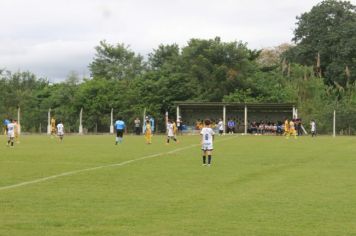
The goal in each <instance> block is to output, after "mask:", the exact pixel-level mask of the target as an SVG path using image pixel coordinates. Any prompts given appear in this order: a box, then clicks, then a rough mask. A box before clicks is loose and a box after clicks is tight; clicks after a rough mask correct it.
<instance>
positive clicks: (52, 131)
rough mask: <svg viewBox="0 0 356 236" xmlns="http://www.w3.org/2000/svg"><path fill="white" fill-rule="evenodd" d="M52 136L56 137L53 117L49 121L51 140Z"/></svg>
mask: <svg viewBox="0 0 356 236" xmlns="http://www.w3.org/2000/svg"><path fill="white" fill-rule="evenodd" d="M54 135H56V119H54V117H52V119H51V138H53V137H54Z"/></svg>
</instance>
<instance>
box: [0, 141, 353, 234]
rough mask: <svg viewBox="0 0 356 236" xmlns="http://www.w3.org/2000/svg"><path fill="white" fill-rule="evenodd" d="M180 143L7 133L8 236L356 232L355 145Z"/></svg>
mask: <svg viewBox="0 0 356 236" xmlns="http://www.w3.org/2000/svg"><path fill="white" fill-rule="evenodd" d="M179 138H180V141H181V142H180V143H179V144H175V143H171V144H170V145H165V143H164V142H165V137H164V136H154V137H153V144H152V145H146V144H145V142H144V139H143V137H142V136H141V137H136V136H126V137H125V139H124V143H123V144H121V145H118V146H115V145H114V137H113V136H68V137H65V139H64V142H63V143H59V141H58V139H50V138H49V137H46V136H23V137H21V143H20V144H19V145H16V146H15V148H8V147H6V146H5V143H6V140H5V137H4V136H1V137H0V141H1V144H3V145H1V146H0V235H1V236H21V235H34V236H38V235H46V236H47V235H48V236H52V235H58V236H59V235H61V236H63V235H70V236H72V235H97V236H104V235H105V236H106V235H177V236H178V235H179V236H184V235H273V236H274V235H298V236H300V235H333V236H334V235H356V138H354V137H337V138H335V139H333V138H331V137H317V138H315V139H312V138H311V137H302V138H299V139H297V140H294V139H293V138H291V139H289V140H286V139H285V138H283V137H266V136H222V137H216V139H215V141H216V143H215V144H214V148H215V150H214V154H213V165H212V166H211V167H203V166H202V165H201V152H200V149H199V137H198V136H183V137H179ZM132 160H134V161H132Z"/></svg>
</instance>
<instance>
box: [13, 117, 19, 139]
mask: <svg viewBox="0 0 356 236" xmlns="http://www.w3.org/2000/svg"><path fill="white" fill-rule="evenodd" d="M13 123H14V124H15V140H16V143H20V133H19V129H20V127H19V123H17V120H14V122H13Z"/></svg>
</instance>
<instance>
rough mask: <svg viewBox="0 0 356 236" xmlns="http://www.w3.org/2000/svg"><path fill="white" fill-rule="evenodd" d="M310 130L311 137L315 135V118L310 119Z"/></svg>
mask: <svg viewBox="0 0 356 236" xmlns="http://www.w3.org/2000/svg"><path fill="white" fill-rule="evenodd" d="M310 129H311V130H310V131H311V135H312V137H314V136H316V123H315V120H312V121H311V122H310Z"/></svg>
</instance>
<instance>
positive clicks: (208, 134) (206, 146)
mask: <svg viewBox="0 0 356 236" xmlns="http://www.w3.org/2000/svg"><path fill="white" fill-rule="evenodd" d="M204 124H205V127H204V128H202V130H201V131H200V135H201V145H202V147H201V150H202V151H203V166H206V165H207V164H206V156H208V166H210V165H211V159H212V152H213V149H214V147H213V141H214V134H215V133H214V131H213V129H212V128H211V127H210V124H211V121H210V120H205V121H204Z"/></svg>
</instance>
